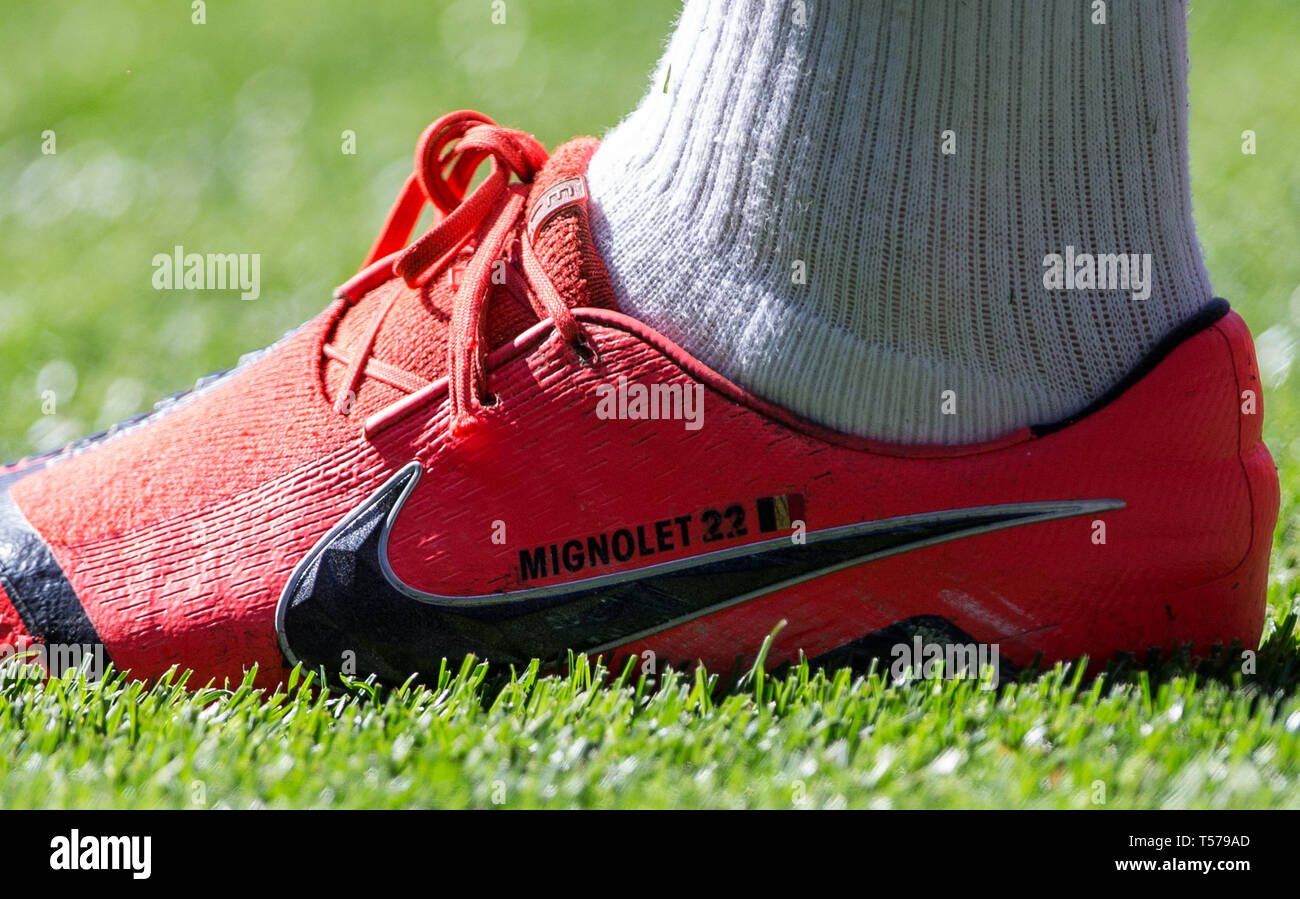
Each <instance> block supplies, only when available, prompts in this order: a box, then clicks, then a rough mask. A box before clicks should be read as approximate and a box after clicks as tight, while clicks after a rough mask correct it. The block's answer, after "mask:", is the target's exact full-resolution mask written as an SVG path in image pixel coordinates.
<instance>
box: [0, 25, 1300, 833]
mask: <svg viewBox="0 0 1300 899" xmlns="http://www.w3.org/2000/svg"><path fill="white" fill-rule="evenodd" d="M207 7H208V9H207V17H208V23H207V24H206V25H201V26H200V25H192V24H190V5H189V3H165V4H164V3H153V4H132V3H127V2H121V0H98V2H85V3H82V4H50V3H38V2H31V0H6V2H5V3H4V4H2V5H0V59H3V60H4V64H3V66H2V67H0V185H2V187H0V235H3V240H2V241H0V267H2V270H3V271H4V272H5V278H4V279H3V282H0V456H2V457H5V458H12V457H16V456H20V455H23V454H26V453H28V452H31V451H33V450H37V449H43V448H48V447H50V446H53V445H57V444H59V443H62V442H63V441H65V440H67V439H69V438H71V437H75V436H77V435H78V434H81V433H84V432H86V431H88V430H91V429H93V428H96V427H102V426H104V425H107V424H110V423H111V422H113V421H115V420H117V419H120V418H122V417H124V416H126V415H129V414H131V413H133V412H136V411H139V410H140V409H143V408H146V407H147V405H148V404H149V403H150V402H151V401H152V400H153V399H154V398H155V397H157V396H161V395H163V394H166V393H170V392H172V391H175V390H177V389H181V388H183V387H185V386H187V385H188V384H189V383H191V382H192V381H193V380H194V379H195V378H196V377H198V376H200V375H202V374H204V373H206V372H208V371H211V370H213V369H217V368H223V367H226V366H228V365H229V364H231V363H232V362H233V361H234V360H235V359H237V358H238V357H239V355H240V354H242V353H243V352H245V351H247V350H249V349H251V348H253V347H256V346H260V345H263V344H265V343H268V342H270V341H271V340H273V339H274V338H276V337H277V336H279V335H280V334H281V333H282V332H283V331H285V330H286V329H288V328H290V327H292V326H294V325H296V324H298V323H299V322H301V321H302V320H304V319H306V318H308V317H310V316H311V315H312V314H314V313H315V312H316V311H317V310H318V309H320V308H321V307H322V306H323V305H324V304H325V303H326V302H327V301H328V298H329V293H330V290H331V288H332V287H333V286H334V285H335V284H336V283H338V282H340V281H342V280H343V279H344V278H345V277H347V276H348V275H349V274H350V273H351V272H352V271H353V269H354V268H355V266H356V265H357V264H358V263H359V262H360V259H361V256H362V254H363V253H364V251H365V249H366V248H367V247H368V246H369V243H370V241H371V239H372V238H373V236H374V232H375V229H376V228H377V227H378V225H379V223H380V221H381V220H382V216H383V213H384V211H385V210H386V208H387V205H388V203H389V202H390V201H391V199H392V197H393V196H394V194H395V192H396V190H397V189H398V187H399V186H400V184H401V181H402V178H403V177H404V175H405V172H406V171H407V169H408V167H409V164H410V154H411V150H412V147H413V143H414V140H415V137H416V136H417V135H418V133H419V132H420V130H421V129H422V128H423V127H424V125H425V124H427V123H428V122H429V121H430V120H432V119H433V118H434V117H436V116H437V115H439V114H440V113H442V112H444V111H447V110H449V109H453V108H459V107H463V106H469V107H475V108H480V109H482V110H484V111H485V112H487V113H488V114H490V115H492V116H494V117H496V118H497V119H498V120H500V121H502V122H506V123H509V124H512V125H516V126H518V127H522V128H524V129H527V130H530V131H533V132H535V133H536V134H537V135H538V137H539V138H541V139H542V140H543V141H544V142H546V143H547V144H548V145H554V144H555V143H556V142H558V141H561V140H564V139H566V138H568V137H570V136H572V135H574V134H579V133H597V134H599V133H600V132H601V131H603V130H604V129H605V128H607V127H608V126H610V125H612V124H613V123H614V122H616V121H617V120H618V118H619V117H620V116H621V115H622V114H623V113H624V112H626V111H627V110H628V109H630V108H631V107H632V105H633V104H634V103H635V102H636V99H637V98H638V96H639V95H640V94H641V92H642V91H643V90H644V89H646V88H647V87H648V80H647V73H648V72H649V70H650V66H651V65H652V63H653V61H654V60H655V58H656V57H657V55H658V51H659V48H660V46H661V43H662V40H663V37H664V35H665V34H666V33H667V28H668V25H669V23H670V21H671V19H672V16H673V13H674V4H673V3H671V2H654V3H649V2H646V3H636V4H627V3H619V4H615V3H608V2H603V0H587V2H579V0H564V2H554V0H548V2H547V3H545V4H542V3H539V2H526V0H511V2H509V3H508V4H507V9H508V18H507V24H506V25H504V26H493V25H491V24H490V14H491V5H490V4H488V3H486V2H482V0H461V2H455V3H428V2H423V0H421V2H413V3H409V4H403V5H400V6H399V5H396V4H358V3H351V2H334V3H308V2H306V0H278V2H276V3H274V4H267V3H257V2H253V0H222V2H216V0H213V2H209V3H208V4H207ZM1297 34H1300V7H1298V6H1297V5H1296V4H1294V3H1291V2H1289V0H1270V2H1265V0H1251V2H1230V0H1215V2H1208V0H1201V2H1195V3H1194V4H1193V8H1192V12H1191V20H1190V38H1191V59H1192V85H1191V94H1192V97H1191V103H1192V105H1191V129H1192V147H1191V152H1192V171H1193V188H1194V194H1195V201H1196V212H1197V219H1198V222H1199V227H1200V235H1201V239H1202V242H1203V243H1204V245H1205V250H1206V256H1207V261H1208V264H1209V267H1210V272H1211V276H1212V279H1213V282H1214V284H1215V288H1216V291H1217V292H1218V293H1219V294H1220V295H1222V296H1225V297H1227V298H1228V299H1229V300H1231V301H1232V302H1233V304H1234V305H1235V306H1236V308H1237V309H1238V310H1239V311H1240V312H1241V313H1242V315H1243V316H1244V317H1245V319H1246V321H1247V322H1248V323H1249V324H1250V325H1251V327H1252V329H1253V330H1254V332H1255V333H1256V334H1257V335H1262V338H1261V342H1260V351H1261V352H1260V354H1261V366H1262V369H1263V373H1264V378H1265V385H1266V396H1265V400H1266V406H1267V417H1266V425H1265V437H1266V440H1267V441H1268V443H1269V445H1270V447H1271V448H1272V450H1273V453H1274V456H1275V457H1276V458H1277V460H1278V463H1279V466H1280V470H1281V471H1280V473H1281V479H1282V497H1283V508H1282V517H1281V521H1280V524H1279V528H1278V533H1277V543H1276V550H1275V553H1274V560H1273V575H1272V583H1271V587H1270V598H1269V603H1270V606H1269V622H1268V630H1267V631H1266V643H1265V648H1264V651H1263V653H1262V654H1261V657H1260V666H1259V670H1258V672H1257V673H1256V674H1254V675H1250V676H1242V675H1240V674H1235V675H1232V674H1224V673H1223V672H1222V671H1220V672H1209V671H1201V672H1195V673H1193V672H1189V671H1187V670H1185V668H1183V667H1180V666H1178V665H1172V666H1166V667H1164V668H1161V669H1158V670H1153V671H1142V670H1136V669H1134V670H1125V671H1118V672H1113V673H1111V674H1109V675H1106V676H1103V677H1101V678H1097V679H1093V680H1085V681H1080V680H1079V679H1078V673H1079V672H1078V669H1072V670H1064V669H1058V670H1054V671H1051V672H1047V673H1045V674H1043V675H1041V676H1038V677H1036V678H1029V679H1026V680H1025V681H1023V682H1018V683H1014V684H1008V685H1004V686H1003V687H1002V689H1000V690H999V691H997V692H984V691H981V690H979V689H977V688H976V687H975V685H973V684H970V683H968V682H939V683H927V684H924V685H921V686H917V685H894V684H890V683H888V682H887V681H886V680H885V679H883V678H881V677H859V678H854V677H852V676H850V675H849V674H847V673H838V674H835V673H832V674H830V675H826V676H822V675H817V674H810V673H808V672H806V671H802V670H797V671H795V672H793V673H791V674H788V675H785V676H781V677H776V678H764V679H762V680H761V681H760V682H758V683H755V682H749V683H746V684H742V685H741V686H740V687H737V688H734V689H722V688H720V687H717V685H716V684H709V683H706V682H705V681H703V680H700V679H698V678H697V677H696V676H670V677H668V678H667V679H666V680H665V681H664V682H661V683H658V684H654V685H652V684H648V683H642V682H640V680H639V677H636V676H633V675H632V674H626V675H624V676H623V677H619V678H613V679H612V680H611V681H610V682H607V681H606V680H605V679H604V678H602V677H598V676H593V675H592V673H591V672H590V671H589V670H588V668H587V667H586V666H584V665H579V666H577V667H576V669H575V672H574V673H573V674H571V675H570V676H568V677H550V678H538V677H537V676H536V675H535V674H534V673H532V672H529V673H526V674H523V675H521V676H519V677H517V678H515V679H513V680H509V679H506V680H504V681H503V680H502V679H503V678H506V675H507V673H506V672H486V671H484V669H483V668H482V667H481V666H479V667H475V666H470V667H467V668H465V669H462V670H459V673H451V672H449V673H447V674H446V675H445V676H444V678H443V679H442V681H441V682H440V683H439V684H437V685H436V686H435V687H432V688H430V689H415V688H412V689H406V690H398V691H392V692H389V693H387V694H379V693H377V692H374V691H373V690H372V689H371V688H368V687H367V686H365V685H352V686H350V687H348V688H346V689H335V690H334V691H328V692H327V691H321V690H318V689H305V688H303V686H302V685H301V684H299V685H297V686H296V687H295V688H292V689H291V690H290V691H289V693H288V694H285V693H283V692H281V693H276V694H274V695H269V696H268V695H265V694H261V693H258V692H257V691H254V690H252V689H250V688H249V687H247V686H243V687H236V688H235V689H230V690H224V689H216V688H207V689H203V690H200V691H198V692H189V691H185V690H181V689H178V687H177V686H176V684H175V682H171V683H165V684H162V685H158V686H155V687H153V688H144V687H142V686H140V685H138V684H131V683H126V682H123V681H122V680H121V679H120V678H116V677H115V678H110V679H109V680H107V681H105V682H101V683H98V684H86V683H84V682H81V681H77V680H67V681H56V682H52V683H49V684H45V685H42V684H40V683H36V682H33V681H28V680H21V679H19V680H12V679H11V680H9V681H7V682H6V683H4V684H3V686H0V807H35V806H47V805H53V806H136V807H152V806H178V807H194V806H205V807H213V806H232V807H245V806H250V805H270V806H379V807H385V806H394V807H396V806H408V805H437V806H443V805H449V806H466V805H477V806H492V805H505V806H507V807H520V806H534V805H561V806H570V805H581V806H694V805H708V806H775V807H789V806H790V805H792V804H794V803H796V801H797V800H800V798H801V797H802V802H803V803H804V804H806V805H809V806H825V805H848V806H852V807H861V806H870V805H892V806H899V807H901V806H932V805H943V806H953V805H955V806H968V805H974V806H1019V805H1026V806H1049V807H1094V806H1096V805H1098V804H1099V803H1096V802H1094V799H1095V798H1097V797H1098V796H1099V793H1098V789H1099V788H1098V785H1099V784H1100V785H1101V788H1104V793H1105V803H1104V805H1105V807H1109V808H1115V807H1149V806H1198V807H1199V806H1257V805H1263V806H1297V805H1300V696H1298V684H1300V643H1298V642H1297V634H1296V632H1295V627H1294V622H1293V619H1289V617H1288V616H1289V615H1291V614H1292V613H1293V612H1294V610H1296V608H1297V606H1298V605H1300V603H1298V602H1297V594H1298V593H1300V586H1298V585H1297V579H1296V574H1297V570H1298V569H1300V549H1298V547H1300V463H1298V462H1297V459H1300V429H1298V428H1297V424H1298V423H1300V390H1297V384H1298V383H1300V380H1298V379H1300V376H1297V375H1294V374H1291V376H1290V377H1288V374H1290V372H1289V367H1290V363H1291V356H1292V354H1293V351H1294V343H1295V335H1296V333H1297V329H1300V288H1298V285H1300V168H1297V166H1296V165H1295V152H1294V147H1295V146H1296V143H1297V140H1300V107H1297V104H1295V102H1294V89H1293V88H1294V85H1295V84H1296V83H1297V81H1300V57H1298V56H1297V54H1296V53H1295V52H1294V40H1295V35H1297ZM47 129H49V130H53V131H54V132H55V134H56V139H57V146H58V153H57V154H56V155H54V156H42V155H41V153H40V146H41V135H42V132H44V131H46V130H47ZM1247 129H1250V130H1253V131H1255V132H1256V135H1257V141H1258V154H1257V155H1254V156H1246V155H1243V154H1242V153H1241V133H1242V132H1243V131H1245V130H1247ZM345 130H351V131H354V132H355V133H356V136H357V147H358V152H357V154H356V155H355V156H349V155H344V154H343V153H341V152H340V144H341V134H342V132H343V131H345ZM176 244H182V245H185V246H187V247H192V248H197V249H200V250H202V251H205V252H209V251H223V252H255V253H260V254H261V256H262V282H263V290H262V296H261V298H260V299H258V300H257V301H254V302H241V301H240V300H239V299H238V298H237V296H235V295H234V294H218V293H180V292H178V293H159V292H156V291H154V290H152V289H151V288H150V277H151V275H152V268H151V260H152V258H153V256H154V254H156V253H159V252H168V251H170V249H171V248H172V247H173V246H174V245H176ZM45 390H53V391H54V393H55V395H56V399H57V408H56V409H55V410H54V412H53V414H48V415H47V414H44V413H45V411H46V410H43V409H42V402H43V399H44V397H43V391H45Z"/></svg>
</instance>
